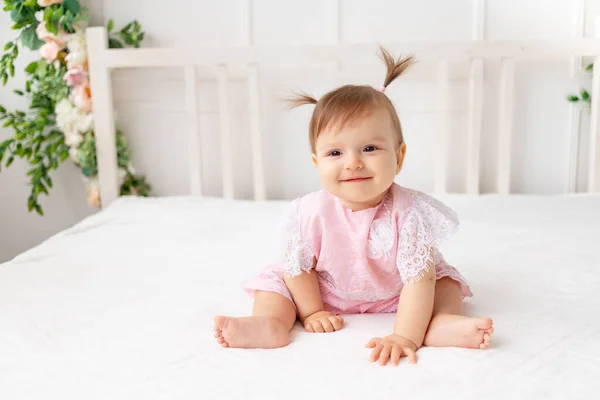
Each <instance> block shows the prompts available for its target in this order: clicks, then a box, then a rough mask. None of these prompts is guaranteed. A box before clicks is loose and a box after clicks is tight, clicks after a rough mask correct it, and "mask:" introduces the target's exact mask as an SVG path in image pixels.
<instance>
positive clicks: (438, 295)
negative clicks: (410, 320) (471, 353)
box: [424, 277, 494, 349]
mask: <svg viewBox="0 0 600 400" xmlns="http://www.w3.org/2000/svg"><path fill="white" fill-rule="evenodd" d="M461 314H462V293H461V288H460V284H459V283H458V282H456V281H454V280H452V279H450V278H447V277H446V278H442V279H440V280H438V281H437V282H436V284H435V299H434V302H433V315H432V317H431V322H430V323H429V328H428V329H427V333H426V334H425V342H424V344H425V346H432V347H467V348H474V349H485V348H486V347H488V346H489V345H490V343H491V342H492V333H493V332H494V328H493V321H492V320H491V319H490V318H469V317H465V316H463V315H461Z"/></svg>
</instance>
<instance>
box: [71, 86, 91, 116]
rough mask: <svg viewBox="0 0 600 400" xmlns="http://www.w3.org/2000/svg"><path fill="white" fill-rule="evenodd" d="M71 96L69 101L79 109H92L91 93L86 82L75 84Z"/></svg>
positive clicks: (87, 110)
mask: <svg viewBox="0 0 600 400" xmlns="http://www.w3.org/2000/svg"><path fill="white" fill-rule="evenodd" d="M71 96H72V97H71V101H72V102H73V104H75V106H76V107H77V108H79V109H80V110H81V111H83V112H86V113H88V112H90V111H92V93H91V90H90V85H89V84H88V83H85V84H83V85H79V86H76V87H75V88H74V89H73V91H72V92H71Z"/></svg>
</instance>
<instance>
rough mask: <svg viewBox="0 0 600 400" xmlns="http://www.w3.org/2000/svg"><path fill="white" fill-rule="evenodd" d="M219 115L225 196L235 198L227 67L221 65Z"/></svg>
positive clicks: (219, 75)
mask: <svg viewBox="0 0 600 400" xmlns="http://www.w3.org/2000/svg"><path fill="white" fill-rule="evenodd" d="M218 94H219V116H220V125H221V126H220V131H221V168H222V170H223V197H224V198H226V199H230V200H232V199H233V165H232V164H233V156H232V151H233V148H232V143H231V125H230V124H231V112H230V107H229V85H228V78H227V67H226V66H221V67H220V68H219V74H218Z"/></svg>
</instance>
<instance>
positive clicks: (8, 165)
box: [6, 156, 15, 168]
mask: <svg viewBox="0 0 600 400" xmlns="http://www.w3.org/2000/svg"><path fill="white" fill-rule="evenodd" d="M14 160H15V157H14V156H10V157H8V160H6V168H8V167H10V164H12V163H13V161H14Z"/></svg>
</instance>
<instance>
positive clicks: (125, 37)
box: [120, 33, 135, 46]
mask: <svg viewBox="0 0 600 400" xmlns="http://www.w3.org/2000/svg"><path fill="white" fill-rule="evenodd" d="M120 36H121V39H123V40H124V41H125V43H127V44H128V45H130V46H132V45H133V44H134V43H135V41H134V40H133V38H132V37H131V35H128V34H125V33H121V35H120Z"/></svg>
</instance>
